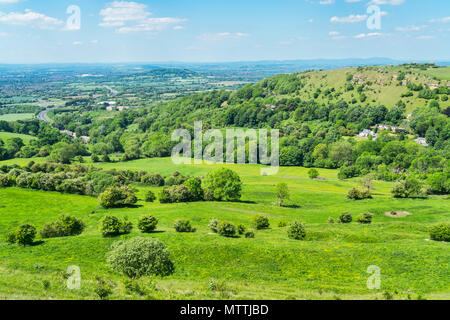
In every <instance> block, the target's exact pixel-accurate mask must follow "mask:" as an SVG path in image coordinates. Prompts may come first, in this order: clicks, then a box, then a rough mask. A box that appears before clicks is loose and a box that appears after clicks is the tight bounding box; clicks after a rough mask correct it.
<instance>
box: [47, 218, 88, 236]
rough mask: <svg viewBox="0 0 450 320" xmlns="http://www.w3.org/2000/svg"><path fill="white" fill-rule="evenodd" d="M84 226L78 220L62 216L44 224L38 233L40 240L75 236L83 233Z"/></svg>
mask: <svg viewBox="0 0 450 320" xmlns="http://www.w3.org/2000/svg"><path fill="white" fill-rule="evenodd" d="M85 227H86V225H85V224H84V222H83V221H81V220H80V219H77V218H75V217H72V216H66V215H62V216H60V217H59V218H58V220H57V221H54V222H50V223H47V224H45V225H44V226H43V227H42V229H41V230H40V231H39V234H40V235H41V237H42V238H44V239H46V238H59V237H70V236H77V235H80V234H81V233H83V230H84V229H85Z"/></svg>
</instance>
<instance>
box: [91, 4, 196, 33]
mask: <svg viewBox="0 0 450 320" xmlns="http://www.w3.org/2000/svg"><path fill="white" fill-rule="evenodd" d="M100 16H101V17H102V22H100V23H99V26H100V27H106V28H116V32H117V33H121V34H126V33H135V32H159V31H162V30H164V29H165V28H167V27H169V26H171V25H174V24H175V25H177V26H175V27H174V30H180V29H181V28H183V27H182V26H180V25H179V24H180V23H183V22H185V21H187V20H186V19H180V18H171V17H166V18H150V16H152V13H151V12H149V11H147V5H145V4H142V3H137V2H128V1H114V2H112V3H109V4H107V6H106V8H104V9H102V10H101V11H100Z"/></svg>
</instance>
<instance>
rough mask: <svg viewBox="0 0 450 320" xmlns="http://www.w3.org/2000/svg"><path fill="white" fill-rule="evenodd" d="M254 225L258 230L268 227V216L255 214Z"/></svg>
mask: <svg viewBox="0 0 450 320" xmlns="http://www.w3.org/2000/svg"><path fill="white" fill-rule="evenodd" d="M255 227H256V229H258V230H261V229H268V228H269V227H270V223H269V218H267V217H266V216H256V217H255Z"/></svg>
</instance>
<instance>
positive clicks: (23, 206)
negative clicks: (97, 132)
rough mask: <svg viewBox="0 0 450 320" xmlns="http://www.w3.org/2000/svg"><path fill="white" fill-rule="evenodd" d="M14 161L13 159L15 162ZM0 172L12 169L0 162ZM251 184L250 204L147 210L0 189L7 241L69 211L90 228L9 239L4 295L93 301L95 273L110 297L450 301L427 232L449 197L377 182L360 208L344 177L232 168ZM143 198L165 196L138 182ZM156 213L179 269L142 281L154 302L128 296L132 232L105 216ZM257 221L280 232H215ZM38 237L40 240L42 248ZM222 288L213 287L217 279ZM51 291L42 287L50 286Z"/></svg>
mask: <svg viewBox="0 0 450 320" xmlns="http://www.w3.org/2000/svg"><path fill="white" fill-rule="evenodd" d="M9 163H11V162H9ZM0 164H3V162H2V163H0ZM97 166H100V167H103V168H112V167H115V168H120V169H133V170H147V171H154V172H160V173H162V174H165V175H166V174H170V173H172V172H174V171H175V170H178V171H180V172H182V173H184V174H190V175H196V176H203V175H205V174H206V173H207V172H208V171H209V170H211V169H214V168H217V167H218V166H216V165H214V166H211V165H206V164H204V165H192V166H188V165H183V166H175V165H173V164H172V162H171V161H170V159H145V160H137V161H131V162H126V163H116V164H97ZM230 167H231V168H232V169H233V170H235V171H236V172H238V173H239V174H240V176H241V177H242V179H243V182H244V190H243V197H242V202H234V203H227V202H200V203H190V204H159V203H154V204H148V203H144V202H143V201H140V202H139V203H138V206H137V207H135V208H125V209H113V210H105V209H103V208H101V207H100V206H99V205H98V202H97V200H96V199H95V198H90V197H85V196H76V195H66V194H59V193H52V192H40V191H30V190H24V189H18V188H10V189H0V236H3V235H4V234H5V233H6V232H8V231H9V230H11V229H13V228H15V227H17V226H18V225H20V224H22V223H24V222H30V223H33V224H35V225H36V226H37V227H38V228H40V227H41V226H42V225H43V224H45V223H46V222H50V221H53V220H55V219H56V218H57V217H58V216H59V215H60V214H62V213H65V214H71V215H74V216H77V217H80V218H82V219H83V221H85V223H86V224H87V229H86V231H85V232H84V233H83V234H82V235H80V236H77V237H70V238H57V239H46V240H44V241H43V242H42V243H40V244H38V245H36V246H32V247H25V248H21V247H19V246H17V245H10V244H7V243H5V242H0V257H2V258H1V259H0V271H1V276H0V298H6V299H17V298H25V299H31V298H35V299H49V298H50V297H51V298H53V299H58V298H60V299H95V298H97V296H96V294H95V288H96V286H97V284H96V277H102V278H103V279H107V280H108V281H110V282H111V283H113V284H114V290H113V294H112V296H111V299H141V298H148V299H337V298H341V299H383V298H384V297H385V295H384V293H385V292H389V293H390V294H392V295H393V297H394V299H406V298H409V297H410V298H412V299H415V298H418V297H425V298H437V299H448V298H450V283H449V281H448V279H450V269H449V268H448V265H449V262H450V250H449V249H448V243H439V242H433V241H429V240H427V239H429V234H428V228H429V226H431V225H433V224H435V223H437V222H442V221H449V220H450V204H449V202H448V199H447V198H444V197H430V198H429V199H427V200H419V199H406V200H399V199H393V198H392V197H391V195H390V193H389V191H390V188H391V186H392V185H391V183H386V182H376V183H375V190H374V199H372V200H363V201H359V202H354V201H350V200H347V199H346V196H345V194H346V192H347V191H348V190H349V189H350V188H351V187H352V186H356V185H358V181H357V180H349V181H339V180H338V179H337V171H335V170H320V176H321V177H322V178H323V180H310V179H309V178H308V177H307V171H308V169H305V168H280V171H279V173H278V175H276V176H261V175H260V170H259V169H260V168H259V167H258V166H250V165H232V166H230ZM280 181H283V182H286V183H287V184H288V185H289V188H290V191H291V198H292V199H291V200H290V201H289V202H288V203H287V205H288V206H289V207H284V208H280V207H278V206H276V205H275V204H274V202H275V201H276V199H275V196H274V191H275V185H276V184H277V183H278V182H280ZM136 187H137V188H138V189H139V194H138V196H139V197H140V198H142V197H143V195H144V192H145V191H146V190H149V189H151V190H153V191H155V192H157V191H158V188H148V187H142V186H136ZM392 210H396V211H408V212H410V213H412V214H411V215H410V216H406V217H403V218H391V217H388V216H386V215H385V213H386V212H387V211H392ZM367 211H370V212H371V213H373V214H374V222H373V224H371V225H360V224H357V223H355V222H354V223H352V224H349V225H342V224H329V223H328V222H327V220H328V217H334V218H337V217H338V216H339V215H340V214H341V213H343V212H350V213H352V214H354V215H356V214H359V213H362V212H367ZM148 213H151V214H153V215H155V216H156V217H157V218H158V219H159V220H160V223H159V225H158V232H156V233H153V234H150V235H144V236H145V237H156V238H159V239H161V240H162V241H163V242H165V243H166V244H167V246H168V248H169V250H170V252H171V254H172V259H173V261H174V263H175V266H176V272H175V273H174V274H173V275H172V276H170V277H168V278H164V279H161V278H156V279H148V278H146V279H144V280H142V281H143V283H147V284H148V283H150V282H152V285H151V286H150V285H149V286H148V287H149V288H150V287H151V288H153V289H151V290H149V292H148V295H146V296H144V297H140V296H138V295H133V294H130V293H127V292H126V290H125V288H124V284H123V281H124V277H123V276H120V275H119V274H117V273H115V272H113V271H111V270H110V269H109V268H108V266H107V264H106V262H105V254H106V252H107V251H108V250H109V247H110V245H111V244H112V243H113V242H114V241H117V240H119V239H121V238H131V237H135V236H142V235H141V234H139V231H138V230H137V229H135V230H134V231H133V232H132V234H130V235H127V236H124V237H119V238H114V239H105V238H102V237H101V235H100V233H99V232H98V231H97V225H98V221H99V220H100V219H101V218H102V217H103V216H104V215H106V214H114V215H116V216H118V217H125V216H127V217H128V218H129V219H130V220H131V221H132V222H133V223H134V224H135V225H136V223H137V219H138V217H139V216H140V215H142V214H148ZM257 214H265V215H267V216H268V217H269V218H270V222H271V228H270V229H269V230H264V231H256V238H255V239H245V238H236V239H234V238H233V239H228V238H222V237H219V236H218V235H216V234H212V233H211V232H210V231H209V229H208V227H207V225H208V222H209V220H210V219H212V218H218V219H223V220H227V221H230V222H233V223H235V224H236V225H237V224H245V225H246V226H248V227H251V224H252V220H253V218H254V217H255V215H257ZM180 218H185V219H190V220H191V221H192V223H193V225H194V227H196V228H197V232H196V233H192V234H178V233H176V232H175V231H174V229H173V223H174V221H175V220H177V219H180ZM295 220H298V221H301V222H304V223H305V224H306V227H307V232H308V235H307V239H306V240H305V241H295V240H290V239H288V237H287V233H286V232H287V228H286V227H282V228H280V227H278V224H279V223H280V222H286V223H290V222H293V221H295ZM39 240H40V239H38V241H39ZM70 265H77V266H79V267H80V268H81V276H82V287H81V289H80V290H74V291H70V290H68V289H67V288H66V286H65V281H66V280H65V278H64V273H65V270H66V269H67V267H69V266H70ZM371 265H376V266H378V267H379V268H380V269H381V289H380V290H369V289H368V288H367V286H366V282H367V279H368V277H369V276H370V274H368V273H367V268H368V267H369V266H371ZM212 279H214V280H217V281H221V282H222V285H221V286H220V289H216V290H211V289H210V288H209V283H210V281H211V280H212ZM47 281H48V283H49V285H44V284H45V283H47Z"/></svg>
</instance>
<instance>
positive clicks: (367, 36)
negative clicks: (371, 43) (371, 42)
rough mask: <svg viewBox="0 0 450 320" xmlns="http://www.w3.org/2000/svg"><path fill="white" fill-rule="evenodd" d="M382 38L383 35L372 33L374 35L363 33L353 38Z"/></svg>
mask: <svg viewBox="0 0 450 320" xmlns="http://www.w3.org/2000/svg"><path fill="white" fill-rule="evenodd" d="M381 36H383V34H382V33H379V32H372V33H361V34H358V35H356V36H354V37H353V38H355V39H363V38H373V37H381Z"/></svg>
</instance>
